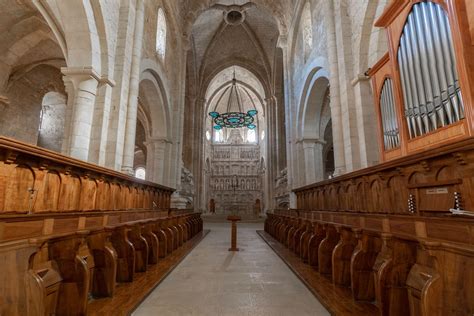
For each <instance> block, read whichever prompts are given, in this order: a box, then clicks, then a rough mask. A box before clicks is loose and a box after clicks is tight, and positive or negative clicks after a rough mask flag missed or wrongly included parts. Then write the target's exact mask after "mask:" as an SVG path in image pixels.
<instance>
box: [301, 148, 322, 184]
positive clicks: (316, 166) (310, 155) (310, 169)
mask: <svg viewBox="0 0 474 316" xmlns="http://www.w3.org/2000/svg"><path fill="white" fill-rule="evenodd" d="M324 144H325V142H324V141H321V140H319V139H303V150H304V162H305V182H306V183H305V184H313V183H316V182H318V181H321V180H323V178H324V162H323V148H324Z"/></svg>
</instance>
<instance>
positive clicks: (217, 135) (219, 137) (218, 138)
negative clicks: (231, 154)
mask: <svg viewBox="0 0 474 316" xmlns="http://www.w3.org/2000/svg"><path fill="white" fill-rule="evenodd" d="M214 141H215V142H216V143H222V142H223V141H224V131H223V130H221V129H220V130H216V131H215V132H214Z"/></svg>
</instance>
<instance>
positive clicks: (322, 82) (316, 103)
mask: <svg viewBox="0 0 474 316" xmlns="http://www.w3.org/2000/svg"><path fill="white" fill-rule="evenodd" d="M328 78H329V76H328V74H327V73H326V72H325V71H324V70H323V69H314V71H312V72H311V73H310V76H309V77H308V79H307V80H306V84H305V87H304V89H303V93H304V94H303V95H302V97H301V106H300V113H299V126H300V131H299V135H300V137H301V138H314V139H319V138H320V137H321V135H320V130H321V128H320V127H321V124H320V123H321V114H322V112H323V107H324V106H325V104H324V103H325V98H326V97H327V95H326V94H327V90H328V87H329V79H328Z"/></svg>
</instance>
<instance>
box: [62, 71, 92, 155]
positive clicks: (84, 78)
mask: <svg viewBox="0 0 474 316" xmlns="http://www.w3.org/2000/svg"><path fill="white" fill-rule="evenodd" d="M61 72H62V73H63V74H64V75H65V76H66V77H67V79H66V80H65V81H66V82H67V81H70V82H72V85H73V89H74V102H73V103H72V107H70V108H71V110H72V113H71V120H70V129H69V131H68V134H69V137H68V138H69V142H68V143H69V145H68V148H67V149H66V152H67V153H68V154H69V155H70V156H71V157H74V158H77V159H81V160H84V161H87V160H88V157H89V145H90V139H91V131H92V117H93V114H94V104H95V97H96V93H97V85H98V83H99V80H100V78H99V76H98V74H97V73H96V72H95V70H94V69H92V68H91V67H84V68H79V67H78V68H71V67H69V68H66V67H64V68H61ZM68 89H69V90H70V89H71V87H68ZM68 98H69V95H68ZM69 105H70V103H69V102H68V106H69Z"/></svg>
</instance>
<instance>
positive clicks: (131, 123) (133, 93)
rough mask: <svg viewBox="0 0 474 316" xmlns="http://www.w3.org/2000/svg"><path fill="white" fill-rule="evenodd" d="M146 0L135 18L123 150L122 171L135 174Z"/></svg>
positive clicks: (140, 0)
mask: <svg viewBox="0 0 474 316" xmlns="http://www.w3.org/2000/svg"><path fill="white" fill-rule="evenodd" d="M144 6H145V5H144V1H143V0H138V3H137V9H136V19H135V37H134V40H133V54H132V67H131V71H130V90H129V95H128V107H127V119H126V125H125V143H124V150H123V160H122V172H124V173H126V174H129V175H133V160H134V158H135V137H136V128H137V108H138V85H139V80H140V78H139V77H140V60H141V56H142V48H143V47H142V46H143V27H144V15H145V12H144V10H145V9H144Z"/></svg>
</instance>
